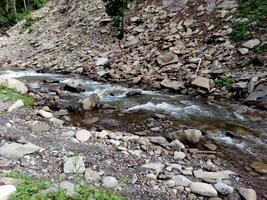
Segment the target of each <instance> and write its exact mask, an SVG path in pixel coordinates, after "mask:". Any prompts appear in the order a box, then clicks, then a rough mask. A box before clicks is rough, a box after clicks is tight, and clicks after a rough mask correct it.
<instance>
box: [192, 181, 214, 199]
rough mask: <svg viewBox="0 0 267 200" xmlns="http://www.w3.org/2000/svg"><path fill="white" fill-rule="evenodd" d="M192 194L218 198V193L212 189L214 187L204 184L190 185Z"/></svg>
mask: <svg viewBox="0 0 267 200" xmlns="http://www.w3.org/2000/svg"><path fill="white" fill-rule="evenodd" d="M190 190H191V192H193V193H195V194H199V195H201V196H206V197H216V196H218V194H217V191H216V190H215V189H214V187H212V185H210V184H207V183H202V182H193V183H191V185H190Z"/></svg>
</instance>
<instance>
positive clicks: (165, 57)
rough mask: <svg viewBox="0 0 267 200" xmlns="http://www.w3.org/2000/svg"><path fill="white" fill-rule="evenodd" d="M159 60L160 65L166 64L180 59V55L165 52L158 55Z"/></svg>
mask: <svg viewBox="0 0 267 200" xmlns="http://www.w3.org/2000/svg"><path fill="white" fill-rule="evenodd" d="M157 61H158V63H159V65H161V66H165V65H169V64H173V63H177V62H178V61H179V59H178V56H177V55H176V54H173V53H165V54H161V55H159V56H158V58H157Z"/></svg>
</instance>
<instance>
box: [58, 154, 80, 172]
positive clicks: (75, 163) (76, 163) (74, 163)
mask: <svg viewBox="0 0 267 200" xmlns="http://www.w3.org/2000/svg"><path fill="white" fill-rule="evenodd" d="M63 171H64V173H66V174H69V173H79V174H83V173H84V172H85V164H84V161H83V157H82V156H73V157H69V158H67V159H66V160H65V161H64V167H63Z"/></svg>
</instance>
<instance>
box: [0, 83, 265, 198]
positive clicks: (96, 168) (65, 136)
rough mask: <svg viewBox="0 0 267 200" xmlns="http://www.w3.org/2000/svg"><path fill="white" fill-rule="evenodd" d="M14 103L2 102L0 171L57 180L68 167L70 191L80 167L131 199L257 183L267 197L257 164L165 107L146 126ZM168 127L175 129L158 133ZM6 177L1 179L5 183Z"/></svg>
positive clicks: (199, 194) (240, 192)
mask: <svg viewBox="0 0 267 200" xmlns="http://www.w3.org/2000/svg"><path fill="white" fill-rule="evenodd" d="M12 80H14V79H12ZM12 82H13V83H14V82H16V86H17V87H14V85H12V84H11V85H9V84H6V86H7V87H11V86H12V87H13V88H15V89H17V90H19V89H21V88H24V89H25V85H24V84H23V83H22V82H20V81H11V78H9V81H8V83H12ZM19 86H20V87H19ZM25 91H26V90H25ZM12 104H13V103H6V102H3V101H2V100H1V104H0V105H1V110H0V112H1V113H0V114H1V119H0V131H1V136H0V137H1V146H0V164H1V166H0V170H1V173H5V172H10V171H19V172H22V173H25V174H28V175H30V176H32V177H33V178H42V179H49V180H53V181H54V182H56V181H57V180H56V178H55V177H56V176H57V175H61V177H63V180H62V181H63V182H62V184H61V185H63V186H62V187H64V188H67V190H68V192H69V194H73V193H72V191H73V182H74V179H75V177H76V175H78V176H79V177H81V178H82V179H83V180H85V181H86V182H87V183H88V184H92V185H93V186H95V187H99V186H100V187H103V188H107V189H112V190H114V191H118V192H119V193H121V194H122V195H123V196H125V197H126V198H127V199H140V200H141V199H217V200H219V199H238V198H239V197H240V196H242V197H243V198H244V199H256V192H255V190H256V191H257V195H258V199H264V198H265V197H266V196H265V189H264V187H265V186H264V183H260V182H254V181H253V178H252V177H253V175H255V173H256V172H252V171H251V173H250V174H246V172H245V171H243V169H241V168H237V167H236V166H234V165H232V164H231V162H228V161H227V159H226V158H227V156H222V155H223V154H224V153H227V152H224V151H222V150H221V148H220V147H218V146H217V145H215V144H214V143H213V142H211V141H208V140H206V139H205V137H204V134H206V133H205V132H203V131H201V130H197V129H192V128H190V127H186V126H173V125H172V122H171V121H169V120H168V119H161V118H162V116H160V115H157V116H156V117H154V118H153V117H152V118H149V119H148V120H147V121H144V125H145V126H147V127H148V128H145V129H146V131H137V130H136V131H135V129H136V128H137V127H133V128H130V129H129V130H130V132H125V131H124V132H121V131H118V130H117V131H116V130H113V131H110V130H107V129H103V128H101V126H93V127H92V128H91V129H88V130H86V129H82V128H79V127H74V126H65V125H64V124H65V123H66V121H63V120H62V119H60V118H59V116H60V115H58V114H59V113H63V112H54V111H52V110H50V109H49V108H48V107H43V108H37V109H36V110H34V109H32V108H25V107H24V108H23V107H22V108H20V107H21V106H22V105H21V104H18V103H17V102H16V103H15V104H13V105H12ZM7 110H8V111H9V112H7ZM65 115H66V114H65ZM66 117H67V116H66ZM63 119H64V118H63ZM87 120H90V119H87ZM140 125H141V124H140ZM168 127H169V128H168ZM171 127H174V128H171ZM161 129H166V130H168V132H169V133H170V134H167V135H164V136H162V134H155V133H157V132H159V131H160V130H161ZM171 131H172V132H173V134H171ZM201 140H206V141H204V142H201V143H200V141H201ZM200 144H201V145H200ZM255 167H256V169H257V166H255ZM247 168H248V166H247ZM258 169H261V168H258ZM262 172H263V171H261V172H260V173H262ZM263 173H264V172H263ZM1 180H2V181H1ZM5 180H6V179H0V182H3V183H2V185H5V184H7V183H5ZM2 188H3V187H2ZM246 188H247V189H246ZM252 188H253V189H252ZM254 189H255V190H254ZM0 190H1V186H0ZM11 191H13V190H11Z"/></svg>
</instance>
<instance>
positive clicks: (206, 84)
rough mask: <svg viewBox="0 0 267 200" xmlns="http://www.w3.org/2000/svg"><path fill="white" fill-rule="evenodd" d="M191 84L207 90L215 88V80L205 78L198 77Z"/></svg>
mask: <svg viewBox="0 0 267 200" xmlns="http://www.w3.org/2000/svg"><path fill="white" fill-rule="evenodd" d="M191 84H192V85H195V86H198V87H201V88H205V89H207V90H211V89H212V88H213V87H214V82H213V80H212V79H209V78H205V77H197V78H195V79H194V80H193V81H192V82H191Z"/></svg>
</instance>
